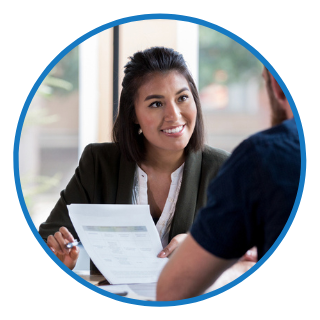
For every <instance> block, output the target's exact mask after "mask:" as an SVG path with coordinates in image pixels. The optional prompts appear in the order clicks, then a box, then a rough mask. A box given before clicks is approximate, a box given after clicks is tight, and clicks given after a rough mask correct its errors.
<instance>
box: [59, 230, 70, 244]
mask: <svg viewBox="0 0 320 320" xmlns="http://www.w3.org/2000/svg"><path fill="white" fill-rule="evenodd" d="M59 231H60V233H61V234H62V236H63V237H64V238H65V239H67V241H68V242H73V241H74V238H73V235H72V234H71V233H70V232H69V230H68V229H67V228H66V227H61V228H60V229H59Z"/></svg>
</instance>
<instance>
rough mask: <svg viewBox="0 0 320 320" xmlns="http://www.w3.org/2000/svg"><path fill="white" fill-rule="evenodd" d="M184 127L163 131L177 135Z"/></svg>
mask: <svg viewBox="0 0 320 320" xmlns="http://www.w3.org/2000/svg"><path fill="white" fill-rule="evenodd" d="M183 127H184V126H179V127H176V128H174V129H168V130H162V131H163V132H164V133H177V132H180V131H182V129H183Z"/></svg>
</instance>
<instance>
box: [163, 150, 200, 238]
mask: <svg viewBox="0 0 320 320" xmlns="http://www.w3.org/2000/svg"><path fill="white" fill-rule="evenodd" d="M201 163H202V152H201V151H199V152H195V153H191V154H189V155H188V156H187V158H186V161H185V166H184V170H183V177H182V182H181V188H180V193H179V196H178V200H177V203H176V211H175V214H174V217H173V220H172V225H171V230H170V234H169V241H170V240H171V239H172V238H173V237H174V236H176V235H177V234H180V233H186V232H187V231H188V230H189V229H190V227H191V225H192V223H193V219H194V216H195V213H196V212H195V211H196V205H197V198H198V189H199V183H200V176H201Z"/></svg>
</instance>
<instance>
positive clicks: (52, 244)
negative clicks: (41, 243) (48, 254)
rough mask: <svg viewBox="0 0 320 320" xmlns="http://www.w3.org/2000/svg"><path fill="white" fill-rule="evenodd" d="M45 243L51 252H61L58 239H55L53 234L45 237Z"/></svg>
mask: <svg viewBox="0 0 320 320" xmlns="http://www.w3.org/2000/svg"><path fill="white" fill-rule="evenodd" d="M47 245H48V247H49V248H50V249H51V250H52V252H53V253H54V254H56V253H60V254H63V252H62V250H61V247H60V244H59V243H58V241H57V240H56V238H55V237H54V236H53V235H50V236H49V237H48V238H47Z"/></svg>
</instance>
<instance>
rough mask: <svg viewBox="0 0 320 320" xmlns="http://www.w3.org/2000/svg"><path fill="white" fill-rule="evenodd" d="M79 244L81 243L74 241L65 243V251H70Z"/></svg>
mask: <svg viewBox="0 0 320 320" xmlns="http://www.w3.org/2000/svg"><path fill="white" fill-rule="evenodd" d="M80 243H81V242H80V241H78V240H74V241H73V242H69V243H67V244H66V248H67V249H71V248H73V247H75V246H77V245H78V244H80Z"/></svg>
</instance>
